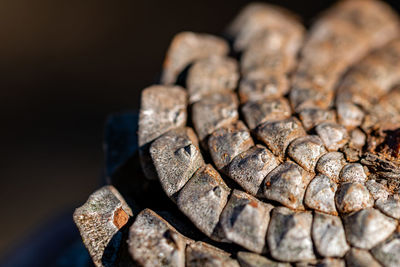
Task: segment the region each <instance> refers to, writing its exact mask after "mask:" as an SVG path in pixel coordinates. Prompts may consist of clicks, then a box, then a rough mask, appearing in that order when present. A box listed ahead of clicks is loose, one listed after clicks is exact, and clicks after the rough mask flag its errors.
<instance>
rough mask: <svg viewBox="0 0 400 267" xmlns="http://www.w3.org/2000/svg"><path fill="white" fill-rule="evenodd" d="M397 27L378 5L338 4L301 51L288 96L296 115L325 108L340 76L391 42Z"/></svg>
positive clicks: (358, 0)
mask: <svg viewBox="0 0 400 267" xmlns="http://www.w3.org/2000/svg"><path fill="white" fill-rule="evenodd" d="M373 22H374V23H376V24H375V25H372V23H373ZM397 27H398V19H397V17H396V15H395V14H394V13H393V12H392V10H391V9H390V8H389V7H388V6H387V5H385V4H384V3H382V2H380V1H362V0H356V1H350V2H349V1H345V2H339V3H337V4H336V5H335V6H334V7H332V8H331V9H330V10H328V11H327V12H326V13H325V14H324V15H323V16H322V17H321V18H320V19H319V20H317V21H316V23H315V24H314V26H313V27H312V28H311V30H310V33H309V37H308V39H307V41H306V43H305V45H304V47H303V49H302V51H301V59H300V62H299V67H298V69H297V71H296V73H295V74H294V79H293V89H292V90H291V93H290V99H291V101H292V105H293V107H294V109H295V110H296V112H299V111H301V110H303V109H304V108H307V107H320V108H323V109H326V108H328V107H329V105H330V104H331V102H332V99H333V94H332V91H333V89H334V86H335V84H336V82H337V80H338V79H339V77H340V75H341V74H342V73H343V72H344V71H345V70H346V69H347V68H348V67H349V66H350V65H351V64H353V63H354V62H356V61H358V60H359V59H361V58H362V57H363V56H364V55H365V54H366V53H367V52H368V51H370V50H371V49H375V48H377V47H380V46H382V45H384V44H386V43H387V42H389V41H390V40H392V39H394V38H395V37H396V35H397ZM378 36H379V37H378ZM321 92H323V93H322V94H321ZM322 95H324V97H322Z"/></svg>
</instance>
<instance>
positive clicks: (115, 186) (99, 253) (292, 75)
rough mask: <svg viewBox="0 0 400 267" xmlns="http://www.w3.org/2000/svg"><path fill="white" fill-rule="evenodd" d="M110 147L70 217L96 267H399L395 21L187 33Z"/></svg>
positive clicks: (110, 126)
mask: <svg viewBox="0 0 400 267" xmlns="http://www.w3.org/2000/svg"><path fill="white" fill-rule="evenodd" d="M104 147H105V153H106V165H107V166H106V168H107V170H108V171H107V172H106V175H107V181H108V183H109V185H106V186H104V187H103V188H101V189H99V190H98V191H96V192H94V193H93V194H92V195H91V196H90V197H89V199H88V201H87V202H86V203H85V204H83V206H81V207H79V208H78V209H76V211H75V213H74V221H75V223H76V225H77V227H78V228H79V231H80V233H81V236H82V240H83V243H84V244H85V246H86V248H87V249H88V251H89V254H90V256H91V257H92V259H93V262H94V264H95V265H96V266H235V267H236V266H237V267H239V266H241V267H256V266H326V267H341V266H365V267H366V266H385V267H395V266H400V226H399V220H400V24H399V17H398V15H397V14H396V13H395V11H394V10H392V9H391V7H390V6H389V5H387V4H385V3H384V2H381V1H377V0H347V1H339V2H338V3H336V4H334V5H333V6H332V7H330V8H329V9H328V10H326V11H325V12H323V13H322V14H321V15H320V16H318V17H317V18H316V19H315V20H314V21H313V24H312V25H311V27H310V28H309V29H307V30H306V29H305V27H304V26H303V25H302V23H301V21H300V20H299V18H298V17H297V16H296V15H295V14H293V13H291V12H290V11H288V10H285V9H283V8H281V7H277V6H273V5H270V4H262V3H252V4H249V5H248V6H246V7H244V8H243V9H242V10H241V11H240V12H239V14H238V15H237V17H236V18H235V19H234V20H233V21H232V23H231V24H230V25H229V26H228V27H227V29H226V31H225V32H224V35H223V37H220V36H212V35H209V34H206V33H194V32H182V33H179V34H177V35H176V36H175V37H174V38H173V39H172V42H171V44H170V46H169V48H168V49H167V52H166V56H165V61H164V64H163V72H162V75H161V78H160V82H159V84H156V85H151V86H149V87H147V88H145V89H143V91H142V95H141V107H140V111H139V114H138V115H137V116H136V115H129V116H127V115H126V114H125V115H124V114H118V115H113V116H111V117H110V119H109V121H108V123H107V125H106V137H105V146H104ZM111 165H112V168H111V167H110V168H109V166H111Z"/></svg>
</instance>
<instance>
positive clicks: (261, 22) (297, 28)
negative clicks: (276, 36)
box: [228, 3, 304, 54]
mask: <svg viewBox="0 0 400 267" xmlns="http://www.w3.org/2000/svg"><path fill="white" fill-rule="evenodd" d="M265 31H273V32H277V33H282V32H288V33H290V34H288V35H289V36H291V39H292V40H291V44H290V45H288V46H287V48H286V50H287V51H288V53H293V54H295V53H296V51H297V49H298V46H300V44H301V42H302V37H303V31H304V28H303V26H302V25H301V24H300V23H299V22H298V21H297V19H296V18H295V17H294V16H293V15H292V14H290V13H289V12H288V11H287V10H285V9H283V8H280V7H277V6H273V5H269V4H261V3H251V4H249V5H248V6H246V7H245V8H244V9H243V10H242V11H241V13H240V14H239V15H238V16H237V18H236V19H235V20H234V21H233V22H232V24H231V25H230V27H229V29H228V34H229V35H231V36H232V37H234V38H235V44H234V47H235V49H236V50H243V49H247V48H248V47H249V46H250V45H251V44H252V43H253V42H254V41H255V40H257V37H259V36H260V35H263V34H264V32H265Z"/></svg>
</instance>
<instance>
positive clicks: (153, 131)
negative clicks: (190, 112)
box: [138, 85, 187, 146]
mask: <svg viewBox="0 0 400 267" xmlns="http://www.w3.org/2000/svg"><path fill="white" fill-rule="evenodd" d="M186 108H187V93H186V91H185V90H184V89H183V88H181V87H179V86H162V85H153V86H150V87H147V88H146V89H144V90H143V91H142V97H141V103H140V115H139V134H138V135H139V136H138V138H139V146H143V145H145V144H147V143H149V142H151V141H153V140H154V139H156V138H157V137H159V136H161V135H162V134H163V133H165V132H167V131H169V130H171V129H174V128H177V127H181V126H184V125H185V124H186V118H187V113H186Z"/></svg>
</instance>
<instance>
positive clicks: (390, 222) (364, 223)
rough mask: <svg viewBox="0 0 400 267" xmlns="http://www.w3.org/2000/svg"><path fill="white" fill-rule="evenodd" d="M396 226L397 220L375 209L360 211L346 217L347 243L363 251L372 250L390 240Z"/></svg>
mask: <svg viewBox="0 0 400 267" xmlns="http://www.w3.org/2000/svg"><path fill="white" fill-rule="evenodd" d="M396 226H397V221H396V220H394V219H392V218H390V217H387V216H386V215H383V214H382V213H381V212H380V211H378V210H377V209H373V208H368V209H363V210H359V211H357V212H354V213H352V214H350V215H348V216H345V217H344V229H345V232H346V238H347V241H348V242H349V243H350V245H352V246H354V247H357V248H362V249H371V248H373V247H374V246H375V245H377V244H378V243H380V242H381V241H383V240H385V239H386V238H388V237H389V236H390V235H391V234H392V233H393V231H394V230H395V229H396Z"/></svg>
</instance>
